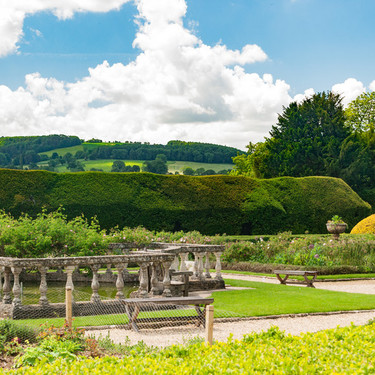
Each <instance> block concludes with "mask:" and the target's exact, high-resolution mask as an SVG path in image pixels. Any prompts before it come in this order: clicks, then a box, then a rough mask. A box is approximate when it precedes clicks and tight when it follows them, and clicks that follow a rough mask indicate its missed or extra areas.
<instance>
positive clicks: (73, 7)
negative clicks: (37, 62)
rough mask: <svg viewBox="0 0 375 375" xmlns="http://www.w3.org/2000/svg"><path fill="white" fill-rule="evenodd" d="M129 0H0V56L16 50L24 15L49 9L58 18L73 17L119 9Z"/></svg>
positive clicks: (21, 34) (20, 36)
mask: <svg viewBox="0 0 375 375" xmlns="http://www.w3.org/2000/svg"><path fill="white" fill-rule="evenodd" d="M128 1H130V0H105V1H103V0H84V1H77V0H63V1H61V0H47V1H41V0H11V1H9V0H0V57H2V56H6V55H8V54H10V53H14V52H16V51H17V49H18V46H17V43H18V42H19V41H20V39H21V38H22V36H23V32H22V28H23V21H24V19H25V17H26V16H28V15H32V14H34V13H37V12H41V11H50V12H52V13H53V14H54V15H55V16H56V17H58V18H59V19H67V18H71V17H73V15H74V13H76V12H108V11H110V10H113V9H119V8H120V7H121V5H123V4H124V3H126V2H128Z"/></svg>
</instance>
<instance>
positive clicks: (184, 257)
mask: <svg viewBox="0 0 375 375" xmlns="http://www.w3.org/2000/svg"><path fill="white" fill-rule="evenodd" d="M188 255H189V253H180V259H181V264H180V271H187V267H186V261H187V259H188Z"/></svg>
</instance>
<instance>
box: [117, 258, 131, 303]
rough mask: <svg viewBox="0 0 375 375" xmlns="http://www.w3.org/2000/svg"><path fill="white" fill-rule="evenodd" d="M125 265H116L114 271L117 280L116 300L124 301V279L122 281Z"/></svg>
mask: <svg viewBox="0 0 375 375" xmlns="http://www.w3.org/2000/svg"><path fill="white" fill-rule="evenodd" d="M127 265H128V264H127V263H123V264H122V263H119V264H116V270H117V280H116V289H117V293H116V299H124V298H125V296H124V279H123V272H124V269H125V268H126V267H127Z"/></svg>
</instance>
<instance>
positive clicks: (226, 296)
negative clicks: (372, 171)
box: [16, 279, 375, 327]
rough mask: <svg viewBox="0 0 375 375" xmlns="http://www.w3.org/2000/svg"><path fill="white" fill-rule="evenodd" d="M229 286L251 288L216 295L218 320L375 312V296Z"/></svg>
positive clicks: (121, 319)
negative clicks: (302, 314)
mask: <svg viewBox="0 0 375 375" xmlns="http://www.w3.org/2000/svg"><path fill="white" fill-rule="evenodd" d="M225 282H226V284H229V285H231V286H235V287H244V288H248V289H242V290H231V291H222V292H214V293H213V294H212V297H213V298H214V299H215V302H214V307H215V317H216V318H225V317H245V316H267V315H282V314H298V313H318V312H329V311H351V310H372V309H375V295H365V294H355V293H345V292H334V291H328V290H319V289H313V288H306V287H296V286H286V285H279V284H266V283H261V282H252V281H243V280H232V279H226V280H225ZM187 315H195V312H192V311H191V310H188V311H186V310H161V311H153V312H141V313H140V315H139V317H140V318H142V317H148V318H150V317H167V316H187ZM16 322H17V323H18V324H21V325H28V326H32V327H39V326H40V325H41V324H48V325H54V326H56V327H60V326H62V325H63V323H64V318H49V319H27V320H17V321H16ZM127 323H128V319H127V316H126V314H125V313H124V314H113V315H96V316H84V317H75V318H74V321H73V324H74V326H76V327H82V326H86V327H87V326H101V325H123V324H127Z"/></svg>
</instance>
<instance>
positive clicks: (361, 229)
mask: <svg viewBox="0 0 375 375" xmlns="http://www.w3.org/2000/svg"><path fill="white" fill-rule="evenodd" d="M350 233H351V234H375V215H371V216H369V217H366V218H365V219H363V220H361V221H360V222H359V223H358V224H357V225H355V226H354V228H353V229H352V230H351V232H350Z"/></svg>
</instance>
